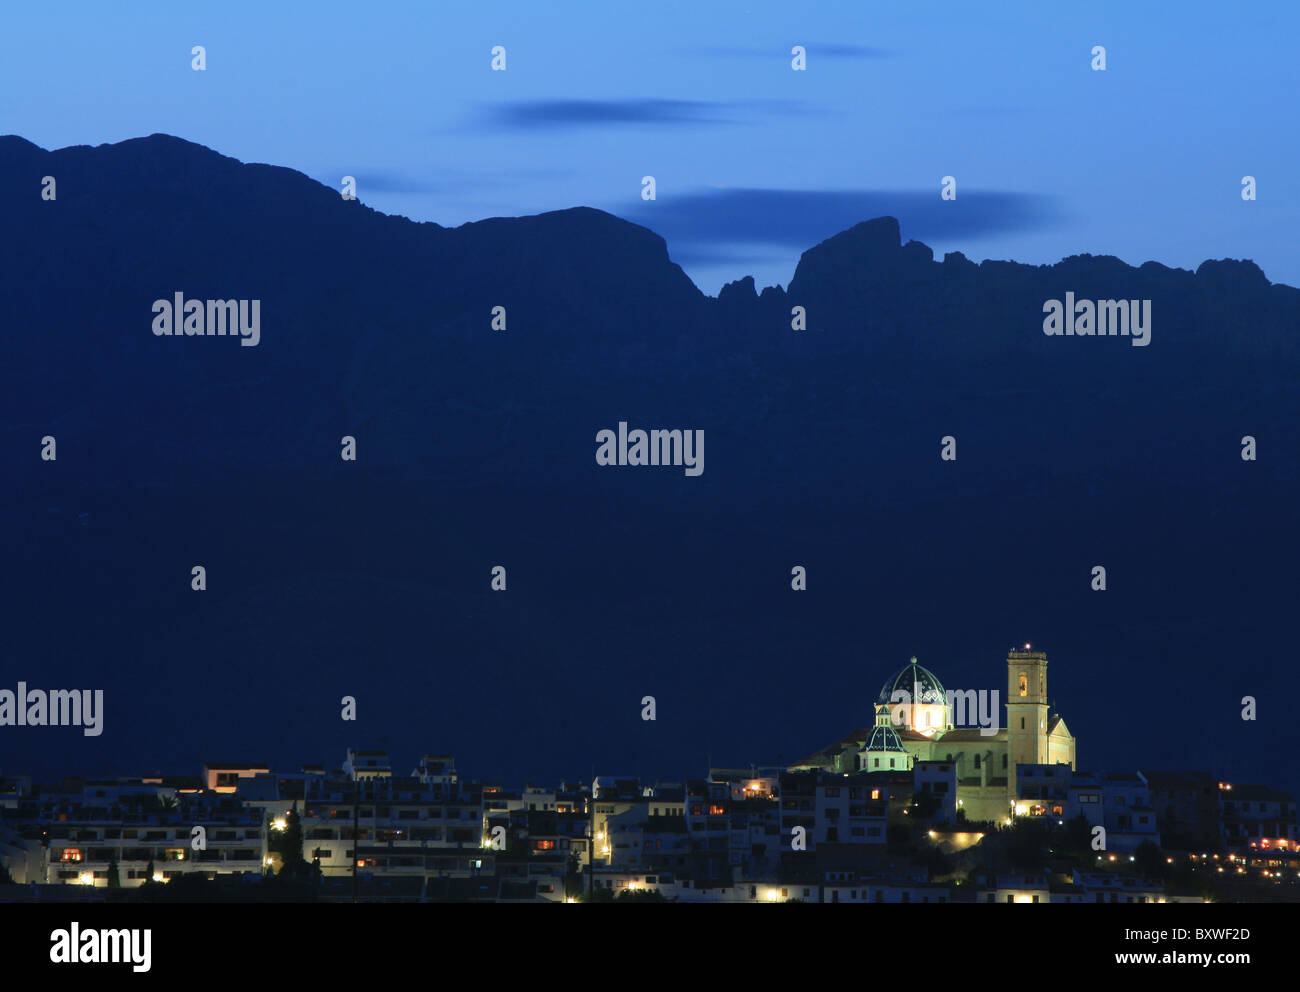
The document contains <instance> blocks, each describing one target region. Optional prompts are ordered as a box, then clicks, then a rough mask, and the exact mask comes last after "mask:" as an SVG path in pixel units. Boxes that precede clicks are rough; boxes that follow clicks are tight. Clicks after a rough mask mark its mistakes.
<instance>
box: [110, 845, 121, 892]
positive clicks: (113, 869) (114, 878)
mask: <svg viewBox="0 0 1300 992" xmlns="http://www.w3.org/2000/svg"><path fill="white" fill-rule="evenodd" d="M108 887H109V888H110V889H120V888H121V887H122V876H121V875H120V874H119V873H118V869H117V855H116V854H115V855H113V858H112V860H111V861H109V863H108Z"/></svg>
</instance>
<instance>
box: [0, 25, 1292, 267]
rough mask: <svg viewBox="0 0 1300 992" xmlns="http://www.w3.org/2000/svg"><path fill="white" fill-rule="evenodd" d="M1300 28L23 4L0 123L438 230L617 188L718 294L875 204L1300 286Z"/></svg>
mask: <svg viewBox="0 0 1300 992" xmlns="http://www.w3.org/2000/svg"><path fill="white" fill-rule="evenodd" d="M1296 37H1300V5H1297V4H1291V3H1286V4H1283V3H1276V4H1263V5H1252V6H1251V7H1248V8H1243V9H1239V10H1228V9H1225V8H1224V7H1223V6H1222V5H1221V4H1210V3H1199V2H1189V3H1182V4H1179V5H1177V6H1176V7H1172V6H1171V7H1165V6H1163V5H1162V6H1161V7H1159V8H1157V6H1156V5H1147V4H1142V5H1138V4H1133V3H1131V2H1128V3H1106V2H1091V0H1090V2H1087V3H1077V4H1076V3H1051V4H1044V3H1041V2H1030V3H1019V2H1011V0H1005V2H1003V0H1000V2H998V3H996V4H980V5H971V4H955V3H954V4H938V5H930V4H927V5H899V4H885V3H875V2H861V0H859V2H854V3H809V4H791V3H789V2H782V3H761V2H757V0H751V2H747V3H713V2H711V3H678V2H659V3H655V4H650V5H635V6H634V5H632V4H627V3H610V2H606V3H563V2H557V3H554V4H538V3H536V2H528V3H509V2H507V3H493V4H481V3H438V2H420V3H414V2H412V3H393V4H376V5H373V6H367V5H358V4H340V3H334V2H317V3H313V4H311V5H310V6H307V5H293V6H291V5H287V4H284V5H281V4H263V3H249V4H245V3H221V4H216V3H195V4H185V5H178V4H174V3H158V4H145V3H132V4H127V5H123V6H118V5H101V4H92V3H62V4H60V3H51V4H48V5H23V6H16V7H13V8H11V9H9V10H7V11H6V25H5V31H4V33H3V35H2V36H0V133H14V134H19V135H22V136H23V137H25V138H28V139H30V140H32V141H34V142H36V143H37V144H39V145H41V146H42V147H46V148H58V147H63V146H66V145H72V144H99V143H102V142H113V141H120V140H123V139H126V138H131V137H138V136H141V135H145V134H150V133H153V132H166V133H169V134H175V135H178V136H180V137H183V138H186V139H189V140H192V141H196V142H199V143H201V144H204V145H208V146H210V147H212V148H214V149H216V150H217V151H220V152H222V153H223V154H227V155H232V156H234V157H236V158H239V159H242V160H244V161H257V162H269V163H273V164H277V165H286V166H290V167H292V168H295V169H298V170H300V171H302V172H305V173H307V174H308V175H310V176H312V177H314V178H317V179H319V180H321V181H322V182H327V183H329V184H330V185H331V186H334V187H335V188H337V187H338V184H339V180H340V178H341V177H342V176H343V175H352V176H355V177H357V179H358V180H359V186H358V194H359V196H360V198H361V200H363V201H364V202H366V203H368V204H370V205H371V206H374V207H376V208H377V209H380V210H383V211H385V212H388V213H400V214H403V215H405V216H409V217H412V218H414V219H417V220H434V221H437V222H438V223H440V224H444V225H448V226H455V225H458V224H462V223H465V222H467V221H471V220H478V219H482V218H484V217H492V216H503V215H505V216H510V215H518V214H529V213H538V212H542V211H545V210H555V209H562V208H565V207H570V206H575V205H587V206H595V207H600V208H603V209H605V210H609V211H610V212H612V213H616V214H618V215H620V216H624V217H627V218H629V219H631V220H634V221H636V222H638V223H642V224H645V225H646V226H647V227H650V228H651V229H653V230H656V231H657V232H659V233H660V234H662V235H664V236H665V238H667V240H668V243H669V252H670V254H671V255H672V257H673V258H674V260H676V261H678V262H679V263H680V264H682V266H683V267H684V268H685V269H686V271H687V273H688V274H689V275H690V276H691V277H692V278H693V279H694V280H695V281H696V283H697V284H698V285H699V286H700V287H701V288H702V289H703V290H705V291H706V292H709V293H716V292H717V290H718V288H719V287H720V286H721V285H722V284H723V283H724V282H726V281H729V280H731V279H736V278H740V277H741V276H743V275H746V274H752V275H754V276H755V278H756V280H757V282H758V284H759V285H760V286H763V285H767V284H773V283H780V284H783V285H784V284H786V283H787V282H788V281H789V279H790V276H791V274H792V273H793V271H794V266H795V264H796V262H797V260H798V256H799V253H800V252H801V251H802V250H804V249H806V248H808V247H811V246H812V244H814V243H816V242H817V241H819V240H822V239H823V238H825V237H828V236H830V235H831V234H834V233H836V232H837V231H839V230H842V229H844V228H847V227H849V226H851V225H852V224H854V223H856V222H858V221H861V220H865V219H867V218H868V217H870V216H875V215H878V214H881V213H892V214H895V215H897V216H899V218H900V220H901V222H902V229H903V237H904V238H905V239H906V238H909V237H916V238H919V239H920V240H923V241H925V242H926V243H928V244H930V245H931V246H932V247H933V248H934V249H935V250H936V253H937V254H939V255H941V254H942V253H943V252H945V251H953V250H960V251H963V252H965V253H966V254H967V255H969V256H970V257H972V258H975V259H977V260H978V259H983V258H1012V259H1016V260H1018V261H1023V262H1033V263H1044V262H1053V261H1056V260H1057V259H1059V258H1061V257H1063V256H1066V255H1071V254H1077V253H1082V252H1091V253H1094V254H1114V255H1118V256H1119V257H1120V258H1122V259H1124V260H1125V261H1127V262H1130V263H1134V264H1138V263H1141V262H1143V261H1146V260H1148V259H1155V260H1157V261H1160V262H1163V263H1165V264H1169V265H1178V266H1183V267H1189V268H1193V267H1195V266H1196V265H1197V264H1199V263H1200V262H1201V261H1202V260H1203V259H1205V258H1210V257H1212V258H1220V257H1239V258H1252V259H1254V260H1255V261H1256V262H1257V263H1258V264H1259V265H1260V266H1261V267H1262V268H1263V270H1264V272H1265V273H1266V275H1267V276H1268V277H1269V278H1270V279H1272V280H1273V281H1274V282H1286V283H1289V284H1291V285H1300V252H1297V251H1296V250H1295V232H1296V229H1297V221H1298V220H1300V209H1298V208H1297V205H1296V203H1297V201H1296V194H1295V183H1296V181H1297V180H1296V177H1297V168H1296V166H1297V158H1298V153H1300V127H1297V115H1296V113H1295V110H1294V100H1295V94H1296V93H1297V92H1298V91H1300V71H1298V70H1297V60H1296V58H1295V56H1294V51H1293V46H1294V39H1295V38H1296ZM796 44H800V45H804V46H805V47H806V49H807V52H808V69H807V71H805V72H795V71H792V69H791V68H790V57H791V56H790V49H791V48H792V46H794V45H796ZM194 45H203V46H205V48H206V50H207V65H208V68H207V71H205V72H194V71H192V70H191V69H190V58H191V56H190V49H191V47H192V46H194ZM494 45H503V46H505V48H506V51H507V65H508V68H507V71H505V72H492V71H491V70H490V67H489V66H490V51H491V49H492V47H493V46H494ZM1094 45H1104V46H1105V47H1106V52H1107V69H1106V71H1105V72H1094V71H1092V69H1091V68H1090V65H1089V63H1090V60H1091V55H1090V51H1091V49H1092V47H1093V46H1094ZM644 175H653V176H654V177H655V179H656V183H657V195H658V198H657V200H656V201H654V202H653V203H646V202H644V201H642V200H641V197H640V190H641V177H642V176H644ZM945 175H952V176H954V177H956V179H957V184H958V185H957V189H958V197H957V200H956V201H954V202H951V203H943V202H941V201H940V199H939V186H940V179H941V177H943V176H945ZM1244 175H1253V176H1254V177H1255V178H1256V180H1257V182H1258V190H1259V194H1258V195H1259V199H1258V200H1257V201H1256V202H1254V203H1246V202H1243V201H1242V199H1241V196H1240V184H1241V177H1242V176H1244Z"/></svg>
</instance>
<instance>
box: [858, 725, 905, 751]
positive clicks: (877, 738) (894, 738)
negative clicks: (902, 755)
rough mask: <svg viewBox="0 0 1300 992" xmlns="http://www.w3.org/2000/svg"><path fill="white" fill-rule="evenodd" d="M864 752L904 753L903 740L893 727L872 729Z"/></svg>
mask: <svg viewBox="0 0 1300 992" xmlns="http://www.w3.org/2000/svg"><path fill="white" fill-rule="evenodd" d="M862 750H864V751H902V750H904V748H903V739H902V738H901V737H899V736H898V731H896V730H895V729H894V728H893V727H872V728H871V737H870V738H869V739H868V740H867V744H866V746H865V747H864V748H863V749H862Z"/></svg>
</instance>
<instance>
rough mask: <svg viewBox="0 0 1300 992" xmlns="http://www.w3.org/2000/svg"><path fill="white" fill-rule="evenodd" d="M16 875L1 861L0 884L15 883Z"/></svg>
mask: <svg viewBox="0 0 1300 992" xmlns="http://www.w3.org/2000/svg"><path fill="white" fill-rule="evenodd" d="M15 884H17V883H15V882H14V877H13V876H12V875H10V874H9V866H8V865H7V864H5V863H4V862H3V861H0V885H15Z"/></svg>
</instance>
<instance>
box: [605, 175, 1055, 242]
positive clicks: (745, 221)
mask: <svg viewBox="0 0 1300 992" xmlns="http://www.w3.org/2000/svg"><path fill="white" fill-rule="evenodd" d="M610 212H611V213H615V214H617V215H618V216H620V217H623V218H624V219H625V220H630V221H632V222H633V223H635V224H640V225H642V226H643V227H648V228H650V230H652V231H654V232H655V233H656V234H659V235H661V236H662V237H663V238H664V239H665V240H666V241H667V242H668V246H669V250H670V251H671V252H672V253H673V255H674V257H676V256H677V255H679V254H680V255H681V256H682V257H683V258H686V257H691V256H692V255H693V256H694V257H697V258H704V257H706V256H709V255H713V254H714V253H715V252H716V250H717V249H718V248H719V247H720V246H722V245H736V246H740V245H744V246H749V247H750V249H751V250H752V249H754V248H756V247H759V246H767V247H769V248H771V247H779V248H783V249H787V250H794V251H796V252H802V251H805V250H806V249H808V248H811V247H812V246H813V245H816V244H818V243H820V242H822V241H825V240H826V239H827V238H829V237H831V236H832V235H835V234H838V233H839V232H840V231H843V230H846V229H848V228H850V227H852V226H853V225H854V224H857V223H859V222H861V221H864V220H870V219H872V218H874V217H883V216H891V217H897V218H898V222H899V227H900V228H901V230H902V234H903V240H904V241H907V240H909V239H916V240H918V241H945V242H951V241H953V240H954V239H957V238H965V239H970V240H974V239H977V238H980V237H985V236H988V235H994V234H1005V233H1009V232H1012V231H1023V230H1029V229H1032V228H1038V227H1045V226H1050V225H1052V224H1054V223H1056V222H1058V221H1059V220H1060V219H1061V211H1060V208H1059V205H1058V201H1057V200H1056V198H1054V197H1050V196H1043V195H1038V194H1030V193H1013V192H1005V191H997V190H966V189H961V188H958V193H957V199H956V200H940V199H939V188H938V185H937V184H936V186H935V188H934V190H933V191H931V192H924V193H921V192H906V191H893V190H784V189H723V190H704V191H700V192H696V193H688V194H685V195H682V196H672V195H668V194H665V193H664V192H663V190H660V198H659V199H657V200H653V201H648V202H639V203H636V204H635V205H633V206H631V207H629V206H628V205H627V204H626V203H623V204H619V205H618V206H617V207H613V208H610ZM710 248H711V249H712V251H711V250H710ZM715 257H716V256H715ZM737 257H739V256H737Z"/></svg>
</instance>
